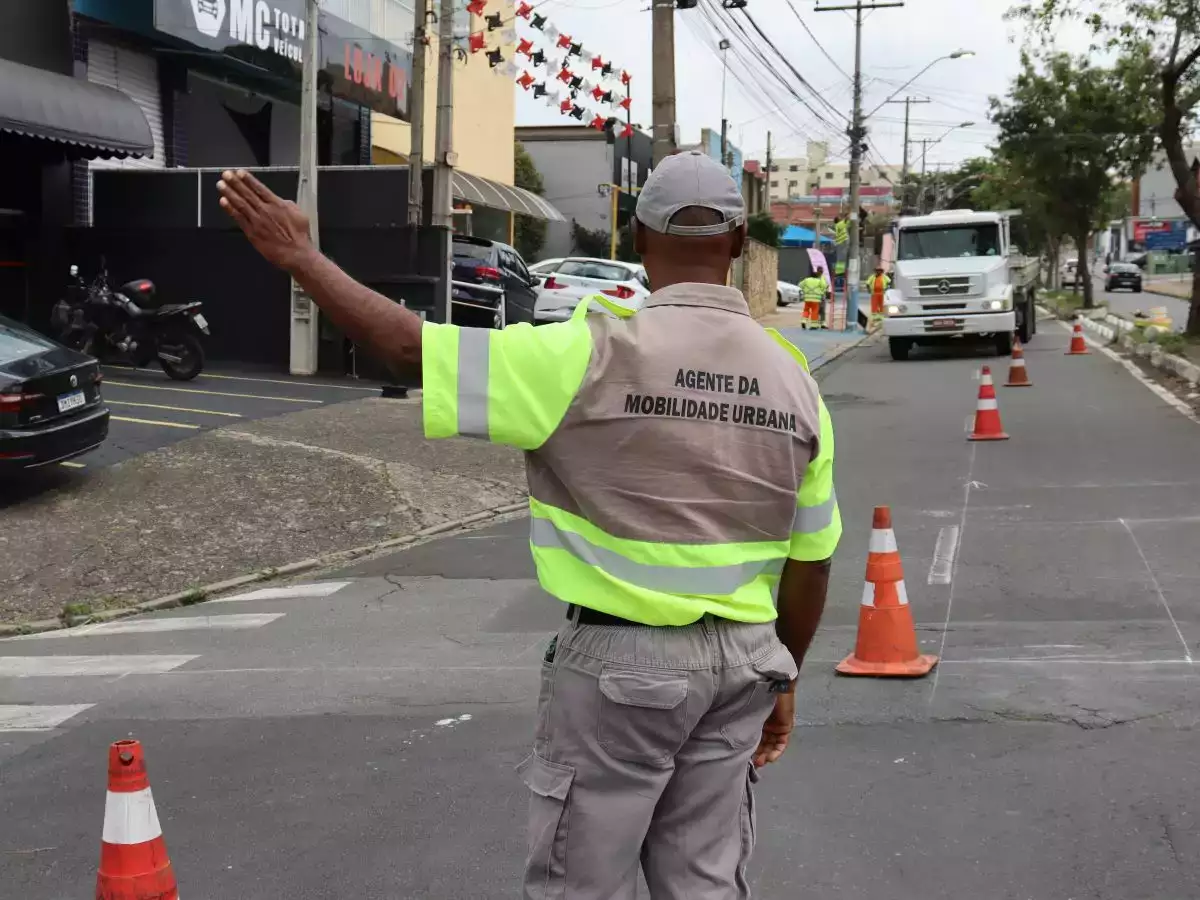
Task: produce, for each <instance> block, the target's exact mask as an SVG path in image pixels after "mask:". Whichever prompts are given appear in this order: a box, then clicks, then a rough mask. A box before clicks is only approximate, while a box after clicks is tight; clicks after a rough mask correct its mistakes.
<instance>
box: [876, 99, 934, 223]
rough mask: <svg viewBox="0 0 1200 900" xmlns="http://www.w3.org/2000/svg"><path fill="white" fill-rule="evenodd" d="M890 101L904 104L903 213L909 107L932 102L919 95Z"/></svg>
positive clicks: (906, 198) (904, 205) (906, 193)
mask: <svg viewBox="0 0 1200 900" xmlns="http://www.w3.org/2000/svg"><path fill="white" fill-rule="evenodd" d="M887 102H888V103H903V104H904V163H903V164H902V166H901V168H900V212H901V213H903V212H904V210H905V209H906V208H907V207H908V145H909V143H910V141H909V139H908V112H909V107H911V106H912V105H913V104H914V103H932V102H933V101H932V100H929V99H924V100H922V99H919V98H917V97H905V98H904V99H903V100H888V101H887Z"/></svg>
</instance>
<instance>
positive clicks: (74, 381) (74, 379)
mask: <svg viewBox="0 0 1200 900" xmlns="http://www.w3.org/2000/svg"><path fill="white" fill-rule="evenodd" d="M71 387H79V379H78V378H77V377H76V376H74V375H72V376H71Z"/></svg>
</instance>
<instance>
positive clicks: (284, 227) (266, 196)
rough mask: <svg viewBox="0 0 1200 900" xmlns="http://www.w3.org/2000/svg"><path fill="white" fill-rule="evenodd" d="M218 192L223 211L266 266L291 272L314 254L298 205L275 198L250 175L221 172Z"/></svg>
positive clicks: (302, 214) (305, 217)
mask: <svg viewBox="0 0 1200 900" xmlns="http://www.w3.org/2000/svg"><path fill="white" fill-rule="evenodd" d="M217 190H218V191H220V193H221V201H220V202H221V208H222V209H223V210H225V212H227V213H229V215H230V216H231V217H232V218H233V220H234V221H235V222H237V224H238V226H239V227H240V228H241V229H242V231H243V232H245V234H246V237H247V238H249V239H250V243H251V244H253V245H254V249H255V250H257V251H258V252H259V253H261V254H262V255H263V258H265V259H266V260H267V262H269V263H271V264H273V265H275V266H278V267H279V268H281V269H283V270H285V271H292V270H293V269H294V268H295V267H296V266H297V265H298V264H299V263H300V262H301V261H302V260H303V259H304V257H305V256H306V255H307V254H309V253H311V252H312V251H313V245H312V241H311V240H310V239H309V224H308V217H307V216H306V215H304V213H302V212H300V208H299V207H298V206H296V204H295V203H293V202H292V201H290V200H283V199H281V198H280V197H278V196H276V195H275V194H274V193H273V192H272V191H271V190H270V188H268V187H267V186H266V185H265V184H263V183H262V182H261V181H259V180H258V179H257V178H255V177H254V176H253V175H251V174H250V173H249V172H247V171H245V170H243V169H238V170H237V171H226V172H222V173H221V180H220V181H218V182H217Z"/></svg>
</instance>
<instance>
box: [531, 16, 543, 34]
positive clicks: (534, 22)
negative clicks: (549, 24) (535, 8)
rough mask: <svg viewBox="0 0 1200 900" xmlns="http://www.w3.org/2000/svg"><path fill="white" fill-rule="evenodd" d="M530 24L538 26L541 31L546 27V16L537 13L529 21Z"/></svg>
mask: <svg viewBox="0 0 1200 900" xmlns="http://www.w3.org/2000/svg"><path fill="white" fill-rule="evenodd" d="M529 24H530V25H532V26H533V27H534V28H536V29H537V30H538V31H541V30H542V29H543V28H545V27H546V17H545V16H539V15H537V14H536V13H535V14H534V16H533V18H532V19H531V20H530V21H529Z"/></svg>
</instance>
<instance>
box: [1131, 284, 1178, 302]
mask: <svg viewBox="0 0 1200 900" xmlns="http://www.w3.org/2000/svg"><path fill="white" fill-rule="evenodd" d="M1142 290H1143V291H1145V292H1146V293H1147V294H1154V295H1155V296H1156V297H1170V298H1171V299H1172V300H1181V301H1183V302H1184V303H1187V302H1188V298H1187V297H1181V296H1179V295H1178V294H1172V293H1171V292H1170V291H1164V290H1161V289H1155V288H1152V287H1151V286H1150V285H1149V284H1143V285H1142Z"/></svg>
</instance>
